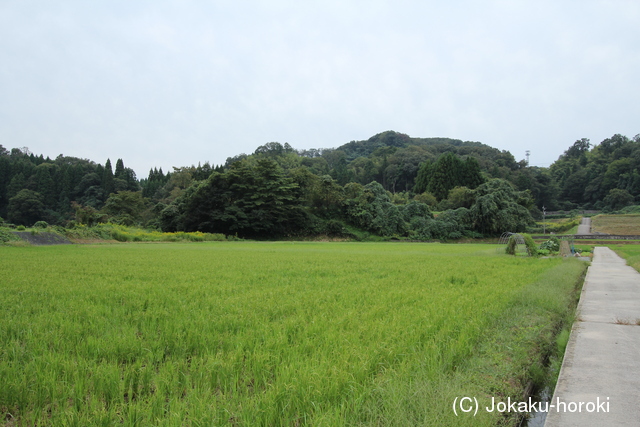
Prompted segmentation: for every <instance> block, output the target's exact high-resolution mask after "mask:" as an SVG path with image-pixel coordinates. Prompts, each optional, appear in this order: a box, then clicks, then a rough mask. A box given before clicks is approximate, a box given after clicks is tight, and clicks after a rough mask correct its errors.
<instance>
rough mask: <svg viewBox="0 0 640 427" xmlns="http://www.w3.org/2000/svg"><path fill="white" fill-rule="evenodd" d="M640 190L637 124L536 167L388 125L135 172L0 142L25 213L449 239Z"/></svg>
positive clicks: (9, 211) (247, 232)
mask: <svg viewBox="0 0 640 427" xmlns="http://www.w3.org/2000/svg"><path fill="white" fill-rule="evenodd" d="M639 197H640V137H639V136H636V137H634V138H633V139H628V138H627V137H624V136H621V135H614V136H613V137H611V138H608V139H606V140H604V141H602V143H600V144H598V145H596V146H592V145H591V143H590V141H589V140H587V139H581V140H579V141H576V142H575V143H574V144H573V145H572V146H571V147H569V149H567V151H566V152H565V153H564V154H563V155H562V156H560V158H559V159H558V160H557V161H556V162H555V163H554V164H553V165H552V166H551V167H550V168H538V167H529V166H528V165H527V164H526V162H525V161H516V159H515V158H514V157H513V155H512V154H511V153H509V152H507V151H500V150H497V149H495V148H492V147H489V146H487V145H485V144H482V143H479V142H471V141H460V140H455V139H448V138H411V137H409V136H408V135H405V134H401V133H398V132H393V131H388V132H383V133H381V134H378V135H374V136H373V137H371V138H369V139H368V140H365V141H352V142H350V143H347V144H344V145H343V146H340V147H338V148H331V149H312V150H301V151H297V150H295V149H294V148H293V147H291V146H290V145H289V144H286V143H285V144H280V143H278V142H270V143H267V144H264V145H262V146H260V147H258V148H257V149H256V150H255V152H253V153H252V154H248V155H247V154H239V155H237V156H235V157H233V158H229V159H227V161H226V163H225V164H224V165H218V166H212V165H210V164H209V163H205V164H204V165H201V164H199V165H198V166H190V167H180V168H177V167H174V168H173V171H171V172H167V173H164V172H163V171H162V169H160V170H158V169H156V168H154V169H152V170H150V171H149V174H148V176H147V177H146V178H144V179H140V180H138V179H137V177H136V175H135V173H134V172H133V170H131V169H129V168H127V167H125V165H124V162H123V160H122V159H118V160H117V161H116V163H115V168H114V167H113V166H112V164H111V161H110V160H109V159H107V161H106V162H105V164H104V165H102V164H98V163H95V162H93V161H90V160H86V159H78V158H74V157H65V156H62V155H60V156H58V157H57V158H56V159H54V160H51V159H49V158H43V156H41V155H40V156H37V155H35V154H32V153H30V152H29V151H28V149H26V148H23V149H17V148H14V149H12V150H10V151H9V150H7V149H5V148H4V147H2V146H0V216H1V217H2V218H5V219H6V220H7V221H9V222H11V223H14V224H23V225H31V224H33V223H34V222H35V221H38V220H44V221H47V222H49V223H53V224H70V225H73V224H74V223H83V224H93V223H96V222H100V221H112V222H118V223H123V224H137V225H142V226H146V227H152V228H161V229H163V230H171V231H175V230H185V231H193V230H200V231H209V232H217V233H225V234H237V235H238V236H242V237H256V238H272V237H282V236H302V235H314V234H329V235H353V233H358V232H365V233H372V234H376V235H381V236H398V237H408V238H416V239H451V238H458V237H462V236H479V235H494V234H498V233H501V232H503V231H522V230H524V229H525V228H526V226H527V225H528V224H530V223H531V221H532V218H534V217H536V216H538V215H539V214H540V209H541V208H542V207H543V206H545V207H546V208H547V210H556V209H566V210H571V209H577V208H595V209H619V208H621V207H624V206H626V205H629V204H633V203H636V202H638V201H640V200H639V199H638V198H639ZM434 211H437V212H440V213H439V214H438V215H437V216H436V217H434V215H433V214H432V212H434Z"/></svg>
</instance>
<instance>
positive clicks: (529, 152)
mask: <svg viewBox="0 0 640 427" xmlns="http://www.w3.org/2000/svg"><path fill="white" fill-rule="evenodd" d="M525 153H526V154H527V166H529V154H531V151H529V150H527V151H525Z"/></svg>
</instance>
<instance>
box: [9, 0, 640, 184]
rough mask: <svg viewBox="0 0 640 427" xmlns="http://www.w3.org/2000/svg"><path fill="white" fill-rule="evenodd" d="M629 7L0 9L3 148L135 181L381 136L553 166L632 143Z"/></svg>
mask: <svg viewBox="0 0 640 427" xmlns="http://www.w3.org/2000/svg"><path fill="white" fill-rule="evenodd" d="M639 23H640V1H637V0H629V1H627V0H607V1H591V0H580V1H577V0H576V1H562V0H554V1H546V0H535V1H528V0H525V1H517V0H504V1H497V0H485V1H455V0H454V1H447V2H444V1H403V0H394V1H375V0H367V1H350V0H336V1H333V0H322V1H304V2H303V1H279V0H265V1H242V0H238V1H184V0H183V1H159V0H153V1H130V0H129V1H118V0H116V1H114V0H109V1H106V0H104V1H97V0H96V1H86V0H82V1H65V0H61V1H55V2H54V1H44V0H42V1H28V0H23V1H19V0H15V1H13V0H1V1H0V144H2V145H3V146H4V147H5V148H14V147H28V148H29V149H30V150H31V151H32V152H34V153H36V154H44V155H45V156H50V157H51V158H55V157H56V156H57V155H59V154H64V155H68V156H74V157H81V158H88V159H91V160H94V161H96V162H99V163H102V164H104V162H105V161H106V160H107V158H110V159H111V162H112V164H115V160H116V159H117V158H122V159H123V160H124V163H125V165H126V166H128V167H131V168H133V169H134V170H135V171H136V173H137V174H138V177H139V178H144V177H146V176H147V173H148V171H149V169H150V168H152V167H154V166H155V167H162V168H163V169H164V170H165V171H167V170H170V169H171V166H189V165H192V164H198V162H202V163H204V162H206V161H209V162H211V163H212V164H220V163H224V161H225V160H226V158H227V157H230V156H234V155H237V154H240V153H247V154H249V153H252V152H253V151H254V150H255V149H256V148H257V147H258V146H259V145H262V144H264V143H266V142H271V141H278V142H281V143H285V142H288V143H289V144H291V145H292V146H293V147H294V148H297V149H304V148H329V147H337V146H339V145H342V144H344V143H347V142H349V141H352V140H362V139H368V138H369V137H371V136H372V135H374V134H376V133H379V132H383V131H386V130H395V131H398V132H403V133H406V134H409V135H410V136H414V137H437V136H439V137H449V138H457V139H462V140H471V141H480V142H483V143H485V144H488V145H490V146H492V147H496V148H499V149H501V150H509V151H510V152H511V153H512V154H513V155H514V156H515V157H516V159H517V160H521V159H523V158H524V157H525V151H526V150H530V151H531V164H532V165H539V166H548V165H549V164H551V163H552V162H553V161H555V160H556V159H557V158H558V156H559V155H561V154H562V153H563V152H564V151H565V150H566V149H567V148H568V147H569V146H570V145H572V144H573V142H574V141H576V140H577V139H580V138H589V139H591V142H592V143H594V144H595V143H599V142H601V141H602V140H603V139H604V138H608V137H610V136H612V135H613V134H616V133H621V134H623V135H626V136H628V137H630V138H631V137H633V136H635V135H636V134H638V133H640V102H639V101H638V100H639V99H640V78H639V75H640V74H639V71H638V70H640V25H639Z"/></svg>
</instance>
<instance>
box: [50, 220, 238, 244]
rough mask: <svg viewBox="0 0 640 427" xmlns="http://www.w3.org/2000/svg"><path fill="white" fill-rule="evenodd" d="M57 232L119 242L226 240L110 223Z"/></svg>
mask: <svg viewBox="0 0 640 427" xmlns="http://www.w3.org/2000/svg"><path fill="white" fill-rule="evenodd" d="M59 232H60V233H61V234H64V235H66V236H67V237H69V238H72V239H78V240H86V239H99V240H117V241H119V242H181V241H185V242H218V241H224V240H226V237H225V235H224V234H219V233H203V232H200V231H193V232H184V231H179V232H162V231H156V230H145V229H141V228H136V227H127V226H124V225H118V224H110V223H107V224H98V225H95V226H92V227H87V226H83V225H77V226H76V227H74V228H72V229H61V230H59Z"/></svg>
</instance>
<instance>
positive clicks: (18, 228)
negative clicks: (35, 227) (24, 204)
mask: <svg viewBox="0 0 640 427" xmlns="http://www.w3.org/2000/svg"><path fill="white" fill-rule="evenodd" d="M16 230H18V231H24V230H26V228H25V227H24V225H19V226H18V227H17V228H16Z"/></svg>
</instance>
